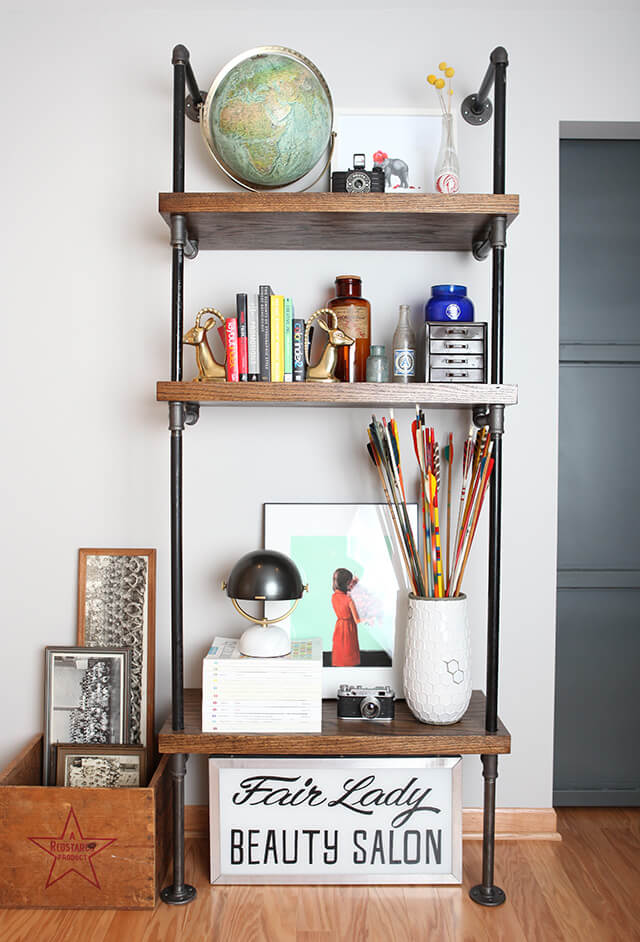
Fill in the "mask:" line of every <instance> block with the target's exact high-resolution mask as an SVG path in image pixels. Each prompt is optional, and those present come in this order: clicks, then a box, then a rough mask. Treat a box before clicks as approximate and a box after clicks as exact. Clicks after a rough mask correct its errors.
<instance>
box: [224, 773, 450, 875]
mask: <svg viewBox="0 0 640 942" xmlns="http://www.w3.org/2000/svg"><path fill="white" fill-rule="evenodd" d="M209 827H210V837H211V840H210V851H211V882H212V883H218V884H236V885H237V884H274V883H275V884H283V883H302V884H304V883H317V884H322V883H325V884H341V883H351V884H370V885H376V884H394V883H395V884H456V883H457V884H459V883H461V882H462V759H461V758H460V756H452V757H445V756H441V757H436V756H429V757H426V758H416V757H404V756H401V757H394V758H392V759H387V758H379V757H377V756H376V757H373V758H367V759H362V758H350V757H349V758H313V759H306V758H305V759H301V758H298V757H294V756H292V757H290V758H286V759H272V758H264V757H258V756H255V757H254V756H242V757H240V758H236V759H228V758H218V757H212V758H210V759H209Z"/></svg>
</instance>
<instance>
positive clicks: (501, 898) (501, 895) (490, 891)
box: [469, 883, 507, 906]
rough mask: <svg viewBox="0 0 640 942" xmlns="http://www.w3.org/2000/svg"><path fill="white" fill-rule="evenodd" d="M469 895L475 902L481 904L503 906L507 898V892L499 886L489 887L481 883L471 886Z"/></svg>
mask: <svg viewBox="0 0 640 942" xmlns="http://www.w3.org/2000/svg"><path fill="white" fill-rule="evenodd" d="M469 896H470V897H471V899H472V900H473V902H474V903H478V904H479V905H480V906H502V904H503V903H504V902H505V900H506V898H507V896H506V893H505V892H504V890H501V889H500V887H499V886H489V887H487V886H483V885H482V884H481V883H478V885H477V886H472V887H471V889H470V890H469Z"/></svg>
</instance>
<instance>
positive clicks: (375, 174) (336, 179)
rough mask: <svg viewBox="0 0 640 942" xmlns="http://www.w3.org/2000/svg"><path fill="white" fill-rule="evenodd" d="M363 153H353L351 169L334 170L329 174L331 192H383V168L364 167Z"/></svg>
mask: <svg viewBox="0 0 640 942" xmlns="http://www.w3.org/2000/svg"><path fill="white" fill-rule="evenodd" d="M364 163H365V160H364V154H354V155H353V170H336V171H335V172H334V173H332V174H331V191H332V192H333V193H384V170H383V169H382V167H374V168H373V170H365V169H364Z"/></svg>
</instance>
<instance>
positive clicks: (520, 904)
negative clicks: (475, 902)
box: [496, 841, 565, 942]
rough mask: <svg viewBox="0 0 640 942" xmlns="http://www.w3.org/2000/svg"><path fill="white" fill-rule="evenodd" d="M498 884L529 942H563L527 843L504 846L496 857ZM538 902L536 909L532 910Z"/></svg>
mask: <svg viewBox="0 0 640 942" xmlns="http://www.w3.org/2000/svg"><path fill="white" fill-rule="evenodd" d="M496 880H497V882H498V885H499V886H501V887H502V888H503V889H504V890H505V892H506V893H507V894H508V899H509V902H510V903H511V905H512V906H513V908H514V910H515V912H516V915H517V917H518V922H519V923H520V925H521V926H522V931H523V932H524V934H525V937H526V939H527V942H564V939H565V936H564V934H563V932H562V929H561V927H560V926H559V925H558V922H557V921H556V918H555V915H554V910H553V906H551V905H550V902H549V900H547V898H546V896H545V895H544V893H543V892H542V888H541V887H540V884H539V883H538V881H537V879H536V874H535V870H534V867H533V866H531V864H530V862H529V860H528V859H527V855H526V846H525V842H524V841H522V842H521V843H520V844H518V843H517V842H505V844H504V845H503V844H501V845H500V851H499V853H498V855H497V864H496ZM532 900H535V906H532Z"/></svg>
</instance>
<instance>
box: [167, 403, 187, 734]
mask: <svg viewBox="0 0 640 942" xmlns="http://www.w3.org/2000/svg"><path fill="white" fill-rule="evenodd" d="M173 405H174V404H173V403H172V404H171V406H173ZM176 405H177V407H178V408H179V409H180V410H181V411H182V410H183V409H184V407H183V405H182V403H176ZM170 408H171V407H170ZM182 641H183V639H182V429H181V428H177V429H176V428H172V429H171V720H172V726H173V729H174V730H176V731H179V730H183V729H184V655H183V643H182Z"/></svg>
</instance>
